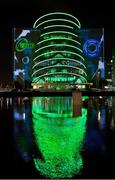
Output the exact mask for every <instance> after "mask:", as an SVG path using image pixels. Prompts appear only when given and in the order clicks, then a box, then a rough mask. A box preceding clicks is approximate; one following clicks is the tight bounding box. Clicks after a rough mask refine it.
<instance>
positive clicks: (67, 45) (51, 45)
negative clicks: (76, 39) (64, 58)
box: [35, 44, 83, 53]
mask: <svg viewBox="0 0 115 180" xmlns="http://www.w3.org/2000/svg"><path fill="white" fill-rule="evenodd" d="M53 46H55V47H56V46H66V47H70V48H74V49H76V50H78V51H80V52H81V53H82V52H83V51H82V50H81V49H80V48H77V47H75V46H72V45H69V44H50V45H47V46H44V47H41V48H39V49H37V50H36V51H35V53H37V52H39V51H40V50H43V49H46V48H49V47H53Z"/></svg>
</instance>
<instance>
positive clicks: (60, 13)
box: [33, 12, 81, 28]
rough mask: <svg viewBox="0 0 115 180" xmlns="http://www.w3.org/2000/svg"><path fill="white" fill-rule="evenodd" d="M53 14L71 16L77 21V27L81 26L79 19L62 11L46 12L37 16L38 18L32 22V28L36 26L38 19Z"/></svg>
mask: <svg viewBox="0 0 115 180" xmlns="http://www.w3.org/2000/svg"><path fill="white" fill-rule="evenodd" d="M55 14H56V15H65V16H69V17H72V18H73V19H74V20H76V21H77V23H78V26H79V28H81V24H80V21H79V20H78V19H77V18H76V17H74V16H72V15H71V14H68V13H63V12H54V13H48V14H45V15H43V16H41V17H40V18H38V19H37V20H36V21H35V23H34V25H33V28H36V24H37V23H38V21H39V20H41V19H42V18H44V17H47V16H51V15H55Z"/></svg>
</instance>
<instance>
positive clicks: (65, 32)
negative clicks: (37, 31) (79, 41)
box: [40, 31, 78, 38]
mask: <svg viewBox="0 0 115 180" xmlns="http://www.w3.org/2000/svg"><path fill="white" fill-rule="evenodd" d="M53 33H64V34H69V35H72V36H74V37H77V38H78V35H76V34H74V33H71V32H67V31H50V32H47V33H44V34H41V35H40V37H42V36H45V35H49V34H53Z"/></svg>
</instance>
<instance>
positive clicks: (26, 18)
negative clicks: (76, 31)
mask: <svg viewBox="0 0 115 180" xmlns="http://www.w3.org/2000/svg"><path fill="white" fill-rule="evenodd" d="M7 1H8V0H4V1H0V61H1V63H0V82H12V69H13V57H12V29H13V27H17V28H18V27H22V28H31V27H32V25H33V23H34V21H35V20H36V19H37V18H38V17H40V16H41V15H43V14H45V13H49V12H54V11H62V12H68V13H71V14H73V15H74V16H76V17H77V18H78V19H79V20H80V22H81V25H82V27H83V28H87V27H89V28H98V27H101V28H102V27H104V28H105V35H106V42H107V43H109V42H112V43H113V45H114V46H115V8H114V5H113V3H112V1H109V2H104V1H103V2H101V0H100V1H98V0H95V1H88V0H87V1H86V0H81V1H80V0H29V1H27V0H23V1H22V0H19V1H15V2H14V1H11V0H10V1H8V2H7ZM100 3H101V4H100ZM112 36H113V37H112ZM108 48H109V45H107V49H108ZM108 52H109V50H108ZM108 54H109V53H108ZM108 58H109V55H108Z"/></svg>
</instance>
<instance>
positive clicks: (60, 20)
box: [36, 18, 79, 29]
mask: <svg viewBox="0 0 115 180" xmlns="http://www.w3.org/2000/svg"><path fill="white" fill-rule="evenodd" d="M52 21H53V22H55V21H65V22H68V23H71V24H73V25H75V26H77V28H79V26H78V24H76V23H74V22H73V21H70V20H67V19H61V18H60V19H50V20H47V21H43V22H42V23H40V24H38V25H37V26H36V29H37V28H38V27H40V26H41V25H43V24H45V23H48V22H52Z"/></svg>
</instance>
